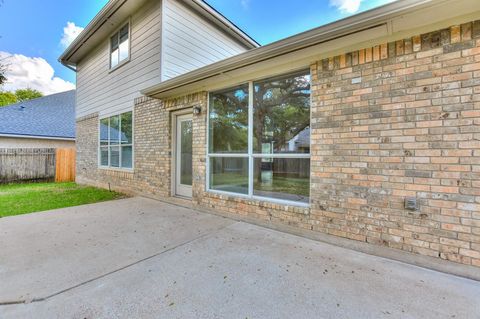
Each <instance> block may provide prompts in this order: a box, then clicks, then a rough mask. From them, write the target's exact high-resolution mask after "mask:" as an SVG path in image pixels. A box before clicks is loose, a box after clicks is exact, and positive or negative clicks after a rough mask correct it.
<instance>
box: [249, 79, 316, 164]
mask: <svg viewBox="0 0 480 319" xmlns="http://www.w3.org/2000/svg"><path fill="white" fill-rule="evenodd" d="M253 109H254V112H253V152H254V153H262V154H273V153H309V152H310V75H309V73H306V72H302V73H300V74H294V75H289V76H285V77H281V78H275V79H269V80H266V81H262V82H256V83H254V102H253Z"/></svg>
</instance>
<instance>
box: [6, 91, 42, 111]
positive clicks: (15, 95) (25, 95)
mask: <svg viewBox="0 0 480 319" xmlns="http://www.w3.org/2000/svg"><path fill="white" fill-rule="evenodd" d="M42 96H43V94H42V92H40V91H37V90H33V89H20V90H16V91H15V92H8V91H5V92H1V91H0V107H2V106H7V105H10V104H14V103H18V102H25V101H28V100H31V99H36V98H39V97H42Z"/></svg>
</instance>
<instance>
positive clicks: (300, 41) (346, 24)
mask: <svg viewBox="0 0 480 319" xmlns="http://www.w3.org/2000/svg"><path fill="white" fill-rule="evenodd" d="M447 1H449V0H399V1H397V2H393V3H390V4H387V5H384V6H381V7H379V8H375V9H372V10H369V11H365V12H362V13H360V14H357V15H354V16H351V17H348V18H345V19H342V20H338V21H335V22H332V23H329V24H326V25H324V26H321V27H319V28H316V29H313V30H309V31H306V32H303V33H299V34H297V35H294V36H291V37H288V38H286V39H283V40H280V41H277V42H274V43H271V44H269V45H265V46H262V47H259V48H256V49H252V50H249V51H247V52H244V53H241V54H239V55H236V56H233V57H231V58H227V59H225V60H222V61H219V62H216V63H213V64H210V65H208V66H205V67H202V68H200V69H197V70H194V71H191V72H188V73H185V74H183V75H179V76H177V77H175V78H172V79H170V80H167V81H164V82H161V83H159V84H156V85H153V86H151V87H149V88H146V89H144V90H142V91H141V93H142V94H144V95H147V96H153V95H156V94H161V93H165V92H168V91H170V90H173V89H177V88H180V87H183V86H185V85H189V84H193V83H196V82H200V81H202V80H205V79H208V78H212V77H215V76H219V75H222V74H224V73H226V72H230V71H233V70H235V69H239V68H242V67H246V66H249V65H252V64H255V63H259V62H262V61H265V60H269V59H272V58H275V57H278V56H281V55H285V54H288V53H291V52H295V51H298V50H301V49H305V48H308V47H311V46H315V45H318V44H321V43H325V42H329V41H332V40H335V39H338V38H341V37H344V36H347V35H351V34H354V33H357V32H361V31H365V30H368V29H372V28H375V27H378V26H381V25H385V24H386V23H387V21H388V20H390V19H392V18H395V17H398V16H400V15H403V14H406V13H409V12H412V11H415V10H418V9H420V8H423V7H426V6H428V5H432V4H440V3H443V2H447Z"/></svg>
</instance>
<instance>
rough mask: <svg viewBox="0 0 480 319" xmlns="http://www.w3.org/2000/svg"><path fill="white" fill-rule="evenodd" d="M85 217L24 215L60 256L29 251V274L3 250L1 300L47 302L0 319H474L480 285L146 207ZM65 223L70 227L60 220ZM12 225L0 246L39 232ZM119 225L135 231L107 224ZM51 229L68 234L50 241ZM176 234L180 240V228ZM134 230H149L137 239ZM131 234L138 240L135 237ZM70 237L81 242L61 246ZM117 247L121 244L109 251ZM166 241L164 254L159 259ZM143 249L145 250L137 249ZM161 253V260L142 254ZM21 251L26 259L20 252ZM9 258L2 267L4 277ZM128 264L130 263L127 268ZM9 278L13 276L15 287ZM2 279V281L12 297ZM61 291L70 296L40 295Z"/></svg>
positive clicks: (135, 202)
mask: <svg viewBox="0 0 480 319" xmlns="http://www.w3.org/2000/svg"><path fill="white" fill-rule="evenodd" d="M110 206H111V207H110ZM84 208H85V207H84ZM110 209H113V210H114V211H115V213H114V214H113V215H110V213H106V212H105V211H107V210H110ZM80 210H81V208H80ZM88 210H89V211H90V212H91V213H90V214H85V215H84V214H83V213H82V212H80V211H78V212H77V213H72V211H71V210H61V211H56V212H50V213H46V214H38V215H37V216H35V215H30V216H31V217H32V216H35V217H33V218H34V219H37V223H40V226H39V227H37V228H39V229H43V230H41V231H40V230H36V236H37V237H36V243H35V245H38V246H42V247H43V246H44V245H42V243H43V244H45V245H48V247H53V248H49V250H50V253H51V252H53V251H54V250H55V249H59V251H58V254H57V255H56V256H52V257H48V256H47V255H48V253H47V252H46V251H44V252H43V253H38V254H37V253H35V250H31V251H30V252H31V253H34V254H36V256H37V257H31V259H30V260H29V262H30V263H32V264H36V265H37V266H38V267H37V268H36V269H31V268H28V267H20V268H17V270H15V263H12V262H11V261H10V259H16V260H21V259H22V258H26V257H17V255H16V251H15V250H14V249H11V248H8V249H9V254H6V253H4V252H3V248H2V252H1V255H0V260H1V261H2V262H1V264H2V266H1V267H2V271H0V282H1V283H2V284H1V286H0V291H1V295H2V296H7V297H10V296H16V295H18V294H19V292H21V293H23V291H28V293H29V296H32V295H35V296H43V297H46V299H45V300H43V301H37V302H32V303H28V304H18V305H3V306H0V317H1V318H384V317H385V318H479V317H480V303H479V296H480V283H479V282H476V281H472V280H468V279H463V278H459V277H455V276H452V275H447V274H443V273H439V272H435V271H430V270H426V269H423V268H419V267H415V266H412V265H408V264H403V263H399V262H395V261H391V260H388V259H383V258H379V257H374V256H370V255H366V254H362V253H359V252H355V251H351V250H347V249H343V248H339V247H335V246H332V245H328V244H324V243H321V242H316V241H312V240H309V239H305V238H301V237H297V236H293V235H289V234H285V233H281V232H277V231H274V230H270V229H265V228H262V227H258V226H254V225H250V224H246V223H242V222H232V221H230V220H226V219H223V218H220V217H216V216H211V215H208V214H200V213H197V212H194V211H192V210H188V209H183V208H179V207H176V206H172V205H169V204H164V203H159V202H156V201H152V200H147V199H138V198H136V199H128V200H122V201H119V202H111V203H104V204H98V205H93V207H89V209H88ZM92 212H93V213H92ZM133 212H136V213H133ZM140 213H143V214H142V215H138V214H140ZM57 215H58V216H57ZM63 215H67V216H64V217H60V216H63ZM68 215H73V216H72V218H68ZM97 215H99V216H97ZM117 215H118V216H117ZM52 216H53V218H52ZM81 216H83V217H81ZM120 216H124V217H120ZM115 217H117V218H115ZM129 217H130V218H129ZM59 218H64V220H63V223H64V224H63V226H61V225H58V226H57V227H58V228H56V227H55V226H54V225H57V222H58V219H59ZM103 218H106V219H108V218H111V221H110V222H108V221H107V220H106V219H105V220H104V219H103ZM15 219H17V218H12V219H11V220H8V219H7V221H6V222H5V221H4V220H0V230H1V236H2V237H0V240H2V242H3V240H8V241H9V242H11V243H13V245H14V246H17V244H16V243H15V241H13V240H12V239H13V238H12V236H13V237H15V236H18V237H15V239H19V238H20V237H22V236H21V235H20V234H18V235H14V234H13V233H12V232H10V231H8V234H4V233H5V230H6V229H7V228H6V227H5V224H9V225H10V226H12V227H13V228H15V231H16V232H17V233H18V232H19V233H29V232H31V231H32V230H31V229H32V228H35V227H34V226H32V224H30V223H28V222H26V221H24V220H23V219H24V216H22V218H18V219H19V221H18V223H19V224H20V225H15V224H16V222H15ZM20 219H22V220H20ZM44 219H48V220H50V221H49V222H47V221H45V220H44ZM93 220H96V221H97V222H95V223H93ZM102 220H103V222H102ZM192 220H193V222H192ZM87 222H88V223H87ZM90 222H92V224H91V223H90ZM84 223H87V225H90V226H89V227H92V228H91V230H95V231H98V232H101V233H102V234H103V235H102V236H98V237H97V235H94V234H90V233H89V232H86V233H83V237H84V238H85V241H87V240H86V239H87V238H97V240H96V242H98V243H102V245H100V244H98V245H97V246H93V247H95V248H93V247H92V246H90V245H87V244H85V243H80V242H81V241H82V240H81V237H80V238H78V237H75V235H73V234H74V233H75V231H79V229H81V228H80V227H81V225H82V224H84ZM97 223H98V225H97V226H96V227H95V228H93V226H92V225H96V224H97ZM119 223H120V224H124V223H126V224H131V225H130V226H122V225H116V226H114V225H113V224H119ZM159 223H163V224H162V225H160V224H159ZM22 224H23V225H28V227H26V226H21V225H22ZM50 224H52V227H54V228H55V229H56V231H57V232H58V233H60V234H64V235H63V236H59V237H55V236H52V235H51V234H48V233H49V231H48V229H49V228H50V226H49V225H50ZM206 224H209V225H210V224H212V225H214V226H212V225H210V226H211V227H207V225H206ZM138 225H139V226H138ZM166 225H168V226H166ZM179 225H182V226H181V228H183V230H181V229H178V228H177V227H176V226H179ZM67 226H68V227H67ZM137 226H138V227H137ZM22 227H24V228H22ZM87 227H88V226H87ZM118 227H120V228H118ZM139 227H142V229H143V227H146V229H150V231H149V232H148V231H143V232H140V233H141V234H143V235H142V236H138V235H136V234H137V233H138V231H139V230H140V229H139ZM157 228H158V229H159V230H158V231H155V230H157ZM60 229H65V230H64V231H60ZM113 229H115V231H114V230H113ZM119 229H123V230H124V231H123V232H122V231H120V230H119ZM27 230H28V232H27ZM69 230H70V231H69ZM72 230H75V231H72ZM133 230H137V233H133V234H134V235H132V232H133ZM68 232H69V233H72V236H73V237H74V238H75V239H77V240H76V241H73V240H72V239H69V240H68V238H69V236H68V235H65V233H68ZM152 233H153V234H152ZM177 233H178V234H177ZM87 234H88V235H87ZM148 234H150V235H148ZM154 234H156V235H154ZM143 236H145V238H144V239H142V238H143ZM100 238H101V240H100ZM31 239H33V237H32V238H31ZM117 241H118V242H121V243H122V244H120V243H118V244H117V243H113V242H117ZM155 241H157V242H155ZM167 241H168V243H169V245H170V246H169V247H170V249H168V248H166V249H164V248H163V243H165V242H167ZM87 242H88V241H87ZM55 243H56V245H55ZM74 243H77V244H79V245H82V247H83V249H78V250H77V252H76V254H71V253H69V249H68V248H69V246H70V245H72V244H74ZM106 243H109V245H106ZM143 243H145V244H146V245H147V246H149V248H148V249H145V250H143V247H141V246H142V245H143ZM24 244H26V242H25V243H24ZM123 245H126V246H137V247H134V248H132V247H130V248H127V247H123ZM20 246H22V245H20ZM2 247H3V245H2ZM96 247H100V248H98V250H97V248H96ZM158 247H160V249H159V250H158V252H157V253H154V254H153V255H149V254H151V253H152V252H153V251H154V250H155V248H158ZM19 248H20V251H22V254H23V256H25V255H26V254H27V252H25V251H23V250H22V247H19ZM150 248H152V249H151V250H149V249H150ZM25 250H26V249H25ZM74 250H76V249H74ZM84 250H86V252H84ZM124 250H127V251H128V253H124ZM137 250H138V251H139V253H137ZM93 251H95V253H96V255H94V254H93V253H92V252H93ZM115 252H117V253H115ZM142 252H143V255H142ZM102 254H107V255H109V256H110V261H111V262H112V264H110V265H108V262H105V261H104V259H102V258H98V257H97V255H102ZM82 255H83V257H84V258H90V259H89V262H85V263H84V264H85V267H86V268H88V269H89V271H84V272H83V273H82V274H83V276H77V277H74V278H71V277H70V276H69V274H72V275H73V274H76V273H77V271H78V270H77V269H82V267H78V265H77V263H76V262H77V261H78V258H81V256H82ZM4 258H7V259H9V260H8V261H7V264H8V265H7V266H6V267H5V265H4V263H3V260H5V259H4ZM135 258H138V260H137V262H134V263H131V265H130V266H122V265H124V264H125V263H128V262H132V261H134V260H135ZM117 259H118V260H119V261H120V262H117V261H116V260H117ZM72 260H73V262H72ZM45 263H47V264H48V265H49V267H46V266H44V264H45ZM90 264H96V265H97V266H94V265H90ZM5 269H7V271H6V272H5ZM57 269H59V273H58V274H59V276H58V277H57V276H56V270H57ZM100 270H102V271H104V272H105V273H107V275H104V276H101V277H100V278H98V277H92V278H91V279H89V280H85V279H86V278H88V277H90V275H98V274H99V273H102V271H100ZM25 272H26V274H27V275H24V274H23V273H25ZM45 272H49V274H47V273H45ZM7 276H14V277H15V278H16V281H17V284H15V280H10V279H8V278H7ZM4 280H8V281H7V282H8V285H7V286H5V285H3V282H4ZM24 280H26V281H27V282H29V283H30V285H32V287H33V289H30V290H28V289H27V290H25V287H28V284H25V283H24V282H23V281H24ZM82 280H83V281H82ZM50 281H52V282H50ZM69 285H71V286H70V288H64V287H67V286H69ZM19 287H20V288H21V289H20V288H19ZM59 288H63V289H66V290H65V291H63V292H62V291H57V292H56V293H54V295H52V296H50V297H48V296H47V295H45V293H47V294H48V293H50V294H51V293H52V291H56V290H57V289H59ZM11 292H15V294H11Z"/></svg>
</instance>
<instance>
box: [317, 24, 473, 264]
mask: <svg viewBox="0 0 480 319" xmlns="http://www.w3.org/2000/svg"><path fill="white" fill-rule="evenodd" d="M312 78H313V79H312V81H313V90H312V92H313V106H312V112H313V113H312V144H313V145H312V182H313V183H312V209H311V212H310V218H311V223H312V227H313V229H314V230H317V231H321V232H325V233H328V234H333V235H337V236H341V237H346V238H351V239H355V240H359V241H366V242H369V243H373V244H380V245H386V246H389V247H393V248H397V249H402V250H405V251H409V252H414V253H418V254H422V255H428V256H433V257H440V258H443V259H448V260H451V261H455V262H459V263H464V264H471V265H475V266H480V23H479V22H478V21H477V22H475V23H467V24H464V25H462V26H454V27H451V28H449V29H445V30H440V31H438V32H432V33H429V34H424V35H419V36H414V37H412V38H409V39H405V40H401V41H397V42H393V43H385V44H382V45H379V46H375V47H373V48H368V49H364V50H359V51H356V52H352V53H348V54H344V55H342V56H337V57H332V58H329V59H325V60H322V61H319V62H318V63H316V64H315V65H313V66H312ZM406 197H414V198H416V199H417V201H418V205H419V209H418V210H417V211H410V210H406V209H405V208H404V201H405V198H406Z"/></svg>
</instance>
